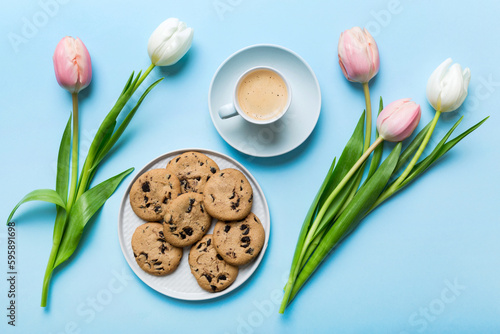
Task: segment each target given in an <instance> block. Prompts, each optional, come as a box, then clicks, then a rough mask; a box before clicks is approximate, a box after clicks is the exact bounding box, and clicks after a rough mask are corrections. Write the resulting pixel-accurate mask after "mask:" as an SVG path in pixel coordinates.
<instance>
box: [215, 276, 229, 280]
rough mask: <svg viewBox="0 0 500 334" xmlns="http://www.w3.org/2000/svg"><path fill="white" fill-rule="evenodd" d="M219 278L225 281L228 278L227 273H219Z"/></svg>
mask: <svg viewBox="0 0 500 334" xmlns="http://www.w3.org/2000/svg"><path fill="white" fill-rule="evenodd" d="M217 279H218V280H220V281H225V280H226V279H227V278H226V275H219V277H218V278H217Z"/></svg>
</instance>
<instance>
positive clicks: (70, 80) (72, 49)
mask: <svg viewBox="0 0 500 334" xmlns="http://www.w3.org/2000/svg"><path fill="white" fill-rule="evenodd" d="M52 60H53V61H54V70H55V73H56V79H57V82H58V83H59V85H60V86H61V87H63V88H65V89H66V90H68V91H69V92H70V93H78V92H79V91H81V90H82V89H84V88H85V87H87V86H88V85H89V84H90V81H91V80H92V63H91V61H90V55H89V52H88V50H87V48H86V47H85V44H83V42H82V41H81V40H80V39H79V38H77V39H74V38H73V37H70V36H66V37H64V38H63V39H61V40H60V41H59V43H58V44H57V46H56V50H55V51H54V56H53V57H52Z"/></svg>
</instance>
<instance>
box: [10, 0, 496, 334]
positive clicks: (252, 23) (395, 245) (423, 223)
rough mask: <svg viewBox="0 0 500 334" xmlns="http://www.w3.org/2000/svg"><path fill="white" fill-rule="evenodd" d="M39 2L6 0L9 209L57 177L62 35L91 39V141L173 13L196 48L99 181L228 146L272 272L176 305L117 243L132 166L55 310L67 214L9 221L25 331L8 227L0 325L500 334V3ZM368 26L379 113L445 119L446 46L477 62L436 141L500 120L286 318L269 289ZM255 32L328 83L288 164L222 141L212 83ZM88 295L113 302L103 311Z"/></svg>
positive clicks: (86, 115) (345, 117)
mask: <svg viewBox="0 0 500 334" xmlns="http://www.w3.org/2000/svg"><path fill="white" fill-rule="evenodd" d="M47 2H51V1H47ZM52 2H53V1H52ZM63 2H65V3H63ZM43 10H44V9H43V5H41V4H40V3H39V2H37V1H27V0H18V1H10V2H7V1H4V2H3V3H2V10H1V12H0V50H1V53H0V61H1V64H2V66H1V68H2V71H1V78H2V79H1V80H2V89H1V91H0V97H1V101H2V107H1V111H0V134H1V135H0V136H1V137H0V138H1V140H0V155H1V157H2V164H1V167H0V172H1V173H0V175H1V180H2V183H1V184H2V191H1V192H0V203H2V204H1V210H0V217H2V219H5V218H6V217H7V215H8V212H9V211H10V209H11V208H12V207H13V206H14V204H15V203H16V202H17V201H18V200H19V199H20V198H21V197H22V196H24V194H26V193H27V192H29V191H31V190H33V189H36V188H53V186H54V183H55V170H54V168H55V161H56V156H57V148H58V145H59V141H60V137H61V134H62V130H63V128H64V125H65V123H66V121H67V118H68V116H69V112H70V109H71V99H70V95H69V94H68V93H67V92H65V91H64V90H63V89H61V88H60V87H59V86H58V85H57V83H56V80H55V78H54V73H53V66H52V53H53V51H54V48H55V46H56V44H57V42H58V41H59V39H60V38H62V37H63V36H64V35H73V36H79V37H80V38H82V40H83V41H84V42H85V44H86V45H87V47H88V49H89V51H90V54H91V56H92V62H93V70H94V78H93V81H92V84H91V86H90V88H89V89H87V90H85V91H84V92H83V93H82V94H81V99H80V110H81V114H80V115H81V123H80V129H81V139H80V142H81V150H82V151H83V152H86V149H88V145H89V144H90V140H91V138H92V137H93V134H94V132H95V131H96V130H97V127H98V125H99V124H100V122H101V120H102V119H103V118H104V115H105V114H106V113H107V111H108V110H109V109H110V107H111V106H112V105H113V103H114V102H115V100H116V97H117V96H118V94H119V92H120V90H121V88H122V87H123V84H124V83H125V81H126V79H127V77H128V75H129V74H130V72H131V71H132V70H139V69H145V68H146V67H147V66H148V65H149V59H148V56H147V52H146V45H147V41H148V38H149V35H150V34H151V32H152V31H153V30H154V29H155V28H156V26H157V25H158V24H159V23H160V22H162V21H163V20H164V19H166V18H168V17H179V18H181V19H182V20H183V21H185V22H187V23H188V24H189V25H190V26H192V27H193V28H194V29H195V36H194V42H193V46H192V48H191V50H190V51H189V53H188V55H187V57H186V58H185V59H184V60H183V61H182V62H181V63H180V64H179V65H178V66H174V67H173V68H164V69H155V70H154V71H153V73H152V75H151V76H150V77H149V79H148V82H152V81H153V80H155V79H156V78H159V77H161V76H166V79H165V80H164V81H163V82H162V83H161V84H160V85H159V86H158V87H157V88H155V89H154V91H152V92H151V94H150V95H149V96H148V98H147V99H146V101H145V102H144V104H143V105H142V107H141V109H140V110H139V112H138V114H137V115H136V117H135V118H134V120H133V122H132V123H131V124H130V126H129V128H128V129H127V131H126V133H125V135H124V137H123V138H122V139H121V140H120V142H119V143H118V145H117V147H116V149H115V150H114V152H113V155H112V157H111V158H110V159H108V160H107V161H106V162H105V163H104V164H103V165H102V168H101V170H100V171H99V173H98V174H97V177H96V180H95V181H96V182H98V181H100V180H104V179H105V178H108V177H110V176H112V175H114V174H117V173H118V172H121V171H123V170H125V169H126V168H128V167H131V166H134V167H136V168H137V169H140V168H141V167H142V166H144V165H145V164H146V163H147V162H149V161H150V160H152V159H153V158H155V157H157V156H158V155H161V154H163V153H165V152H167V151H171V150H176V149H180V148H184V147H204V148H208V149H213V150H217V151H220V152H222V153H225V154H228V155H230V156H231V157H233V158H235V159H237V160H238V161H240V162H241V163H243V164H244V165H245V166H246V167H247V168H248V169H249V170H250V172H251V173H253V175H254V176H255V177H256V178H257V180H258V181H259V183H260V184H261V186H262V188H263V190H264V192H265V194H266V196H267V199H268V202H269V205H270V210H271V215H272V233H271V238H270V243H269V247H268V250H267V254H266V256H265V258H264V260H263V262H262V263H261V265H260V267H259V268H258V270H257V271H256V273H255V275H254V276H253V277H252V278H251V279H250V280H249V281H248V282H247V283H246V284H245V285H244V286H242V287H241V288H240V289H238V290H237V291H236V292H234V293H231V294H229V295H228V296H225V297H222V298H220V299H216V300H213V301H208V302H183V301H178V300H174V299H171V298H168V297H165V296H163V295H161V294H159V293H157V292H155V291H153V290H152V289H150V288H149V287H148V286H146V285H145V284H143V283H142V282H141V281H140V280H139V279H137V278H136V276H135V275H134V274H133V272H132V271H131V270H130V269H129V267H128V265H127V263H126V262H125V259H124V257H123V255H122V253H121V250H120V247H119V243H118V235H117V215H118V208H119V203H120V201H121V198H122V196H123V192H124V190H125V188H126V186H127V184H128V183H129V182H130V180H131V179H132V176H129V177H128V178H127V179H126V180H125V181H124V183H123V184H122V185H121V186H120V187H119V188H118V190H117V191H116V193H115V194H114V195H113V196H112V197H111V198H110V200H109V201H108V202H107V203H106V205H105V206H104V208H103V209H102V210H101V211H100V212H99V214H98V215H97V219H95V220H94V221H93V222H92V223H91V224H90V226H89V228H88V229H87V230H86V233H85V234H84V237H83V240H82V243H81V246H80V247H79V249H78V250H77V253H76V254H75V256H73V257H72V259H71V262H70V263H68V264H67V265H64V266H63V268H62V270H60V271H58V272H57V273H56V275H55V277H54V279H53V282H52V283H53V284H52V290H51V294H50V301H49V302H50V307H48V308H47V309H42V308H40V307H39V303H40V293H41V283H42V279H43V274H44V271H45V265H46V262H47V259H48V255H49V252H50V247H51V243H52V227H53V220H54V216H55V214H54V212H55V210H54V208H53V206H52V205H48V204H40V203H35V204H29V205H25V206H24V207H23V208H22V209H21V210H20V211H19V214H18V215H16V217H15V220H16V222H17V237H18V239H17V241H18V254H17V259H18V272H19V276H18V285H17V291H18V296H17V307H18V309H17V326H16V327H15V328H11V327H10V326H8V325H7V318H6V317H5V314H6V309H5V308H6V307H7V305H8V304H7V303H8V299H7V297H6V295H7V285H6V272H7V266H6V233H5V229H2V231H1V232H0V233H1V234H0V254H1V255H0V259H1V260H0V268H1V269H0V273H1V274H0V282H1V283H0V296H1V298H0V309H1V310H3V311H0V319H2V320H1V321H0V328H1V330H0V331H1V332H8V333H14V332H17V333H54V334H55V333H78V332H79V333H109V332H115V333H118V332H121V333H136V332H142V331H145V332H151V331H155V332H171V333H176V332H177V333H187V332H201V333H222V334H223V333H304V332H309V333H322V332H335V333H420V332H425V333H497V332H499V331H500V269H499V268H500V256H499V254H500V242H499V240H500V237H499V234H500V219H499V213H500V212H499V199H500V196H499V195H498V187H499V186H500V181H499V177H498V169H499V164H500V155H499V151H498V147H497V143H498V142H499V139H500V138H499V130H498V129H499V126H500V121H499V118H498V116H497V113H498V105H499V104H500V99H499V90H500V68H499V66H498V58H499V55H500V43H498V32H499V27H500V26H499V23H498V12H499V11H500V5H499V3H498V2H497V1H477V2H474V4H472V3H471V2H466V1H458V2H457V1H451V0H447V1H439V2H437V1H432V2H431V1H426V2H423V1H410V0H400V1H387V0H377V1H343V2H337V1H335V2H334V1H316V2H308V3H306V2H305V1H284V0H283V1H272V2H271V1H264V0H258V1H250V0H209V1H197V2H195V1H95V0H88V1H69V0H65V1H62V0H61V1H60V4H59V5H58V7H57V8H56V7H51V8H49V10H48V11H49V13H50V14H51V15H50V16H48V15H45V16H44V14H40V13H43ZM26 20H27V21H29V22H33V21H34V20H35V21H36V22H37V23H38V25H39V27H38V28H37V31H31V35H30V36H28V38H26V40H25V41H24V43H22V44H20V45H18V46H17V52H16V48H14V47H13V45H12V43H10V42H9V36H12V34H18V35H22V29H23V26H24V25H25V24H26V23H25V22H26ZM355 25H358V26H367V27H369V28H370V30H371V31H372V32H373V34H374V36H375V39H376V41H377V43H378V46H379V49H380V54H381V70H380V73H379V75H378V76H377V77H376V79H375V80H374V81H373V82H372V84H371V92H372V98H373V100H374V105H375V103H376V101H377V100H378V96H380V95H383V97H384V99H385V101H387V102H390V101H393V100H395V99H399V98H403V97H411V98H413V99H414V100H415V101H417V102H418V103H420V104H421V105H422V124H426V123H427V122H428V121H430V119H431V118H432V117H433V114H434V112H433V110H432V108H431V107H430V105H428V103H427V102H426V99H425V86H426V82H427V79H428V77H429V75H430V74H431V72H432V71H433V70H434V68H435V67H437V66H438V65H439V64H440V63H441V62H442V61H443V60H444V59H446V58H447V57H453V59H454V60H455V61H457V62H459V63H461V64H462V65H464V66H468V67H470V68H471V71H472V80H471V83H470V87H469V89H470V90H469V97H468V99H467V100H466V103H465V105H464V106H463V107H462V108H461V109H460V110H458V112H456V113H453V114H449V115H445V116H444V117H443V118H442V119H441V121H440V123H439V124H438V130H437V133H436V135H435V136H434V138H438V137H439V136H441V135H442V134H443V132H444V131H445V129H447V128H449V127H450V126H451V125H452V124H453V123H454V122H455V121H456V120H457V119H458V117H459V116H460V115H464V116H465V118H464V121H463V122H462V125H461V126H460V127H459V128H458V129H457V133H459V132H458V131H463V130H465V129H466V128H467V127H468V126H471V125H472V124H474V123H476V122H477V121H479V120H480V119H482V118H483V117H485V116H487V115H491V116H492V117H491V118H490V120H488V121H487V122H486V123H485V124H484V125H483V126H482V127H481V128H480V129H479V130H478V131H477V132H474V133H473V134H472V135H470V136H469V137H467V138H466V139H465V140H464V141H463V142H461V143H460V144H459V145H458V146H457V147H455V148H454V149H453V150H452V151H451V152H450V153H449V154H447V155H446V157H445V158H444V159H442V160H440V162H439V163H438V164H436V165H435V166H434V167H433V168H432V169H431V170H430V171H429V172H427V173H426V174H424V175H423V176H422V177H421V178H420V179H418V181H417V182H415V183H413V184H412V185H411V186H410V187H408V188H407V189H406V190H405V191H403V192H402V193H400V194H398V195H397V197H395V198H393V199H392V200H390V201H389V202H387V203H386V204H384V205H383V206H382V207H380V208H378V209H377V210H376V211H375V212H373V213H372V214H371V215H370V216H369V217H368V218H367V219H365V220H364V222H363V223H362V224H361V225H360V227H359V228H358V229H357V230H356V231H355V232H354V233H353V234H352V236H351V237H350V238H348V240H347V241H346V242H344V243H343V244H342V245H341V246H340V247H339V248H338V249H337V250H336V252H335V253H334V254H333V255H331V256H329V257H328V259H327V260H326V261H325V263H324V264H323V265H322V266H321V268H320V269H319V270H318V271H317V273H316V275H315V276H314V277H313V278H312V279H311V280H310V282H309V283H308V284H307V286H306V287H305V288H304V289H303V290H302V291H301V293H300V294H299V296H298V298H297V299H296V300H295V301H294V303H293V304H292V305H291V307H290V308H289V309H288V310H287V313H286V314H285V315H284V316H280V315H278V305H277V304H276V302H277V301H278V300H276V298H277V299H280V297H281V289H282V287H283V285H284V278H285V276H286V275H287V273H288V269H289V265H290V262H291V257H292V255H293V250H294V247H295V241H296V238H297V236H298V233H299V229H300V226H301V224H302V219H303V217H304V215H305V213H306V211H307V208H308V207H309V204H310V201H311V200H312V198H313V196H314V194H315V192H316V190H317V188H318V187H319V185H320V183H321V181H322V179H323V177H324V173H325V172H326V170H327V169H328V166H329V164H330V162H331V160H332V159H333V157H334V156H335V155H337V156H338V155H339V154H340V152H341V150H342V148H343V147H344V145H345V143H346V141H347V139H348V138H349V136H350V134H351V132H352V130H353V128H354V125H355V123H356V121H357V119H358V117H359V114H360V112H361V111H362V109H363V107H364V102H363V97H362V91H361V89H360V86H359V85H355V84H351V83H349V82H347V81H346V80H345V79H344V77H343V76H342V73H341V71H340V68H339V66H338V63H337V41H338V37H339V35H340V32H341V31H343V30H344V29H347V28H350V27H352V26H355ZM25 33H26V31H25ZM257 43H275V44H279V45H282V46H284V47H287V48H290V49H292V50H294V51H295V52H297V53H298V54H300V55H301V56H302V57H303V58H304V59H305V60H306V61H307V62H308V63H309V64H310V66H311V67H312V69H313V70H314V71H315V73H316V75H317V77H318V80H319V83H320V86H321V89H322V98H323V106H322V113H321V117H320V119H319V123H318V125H317V127H316V129H315V131H314V132H313V134H312V135H311V137H310V138H309V140H307V141H306V142H305V143H304V144H303V145H302V146H300V147H299V148H298V149H296V150H295V151H293V152H291V153H289V154H287V155H284V156H281V157H277V158H266V159H254V158H251V157H248V156H245V155H242V154H240V153H239V152H237V151H235V150H234V149H232V148H231V147H230V146H229V145H227V144H226V143H225V142H224V141H223V140H222V139H221V137H220V136H219V135H218V133H217V132H216V130H215V128H214V127H213V126H212V123H211V120H210V117H209V113H208V107H207V94H208V88H209V84H210V81H211V78H212V76H213V74H214V73H215V70H216V69H217V67H218V66H219V64H220V63H221V62H222V61H223V60H224V59H226V57H228V56H229V55H230V54H232V53H233V52H235V51H237V50H239V49H240V48H242V47H245V46H248V45H252V44H257ZM421 127H422V125H421V126H420V128H421ZM435 143H436V140H434V141H433V143H432V144H433V145H434V144H435ZM134 175H135V174H134ZM117 276H120V277H121V281H120V280H118V279H117V278H116V277H117ZM449 285H455V290H450V289H449V287H448V286H449ZM276 296H277V297H276ZM103 298H104V299H103ZM92 300H100V301H101V302H97V303H98V305H97V306H96V309H95V310H94V311H91V310H92V306H91V303H92ZM103 302H104V305H103ZM426 312H427V313H426Z"/></svg>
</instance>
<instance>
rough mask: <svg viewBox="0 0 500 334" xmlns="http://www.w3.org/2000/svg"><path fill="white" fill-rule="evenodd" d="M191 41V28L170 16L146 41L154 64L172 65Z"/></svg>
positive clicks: (189, 45)
mask: <svg viewBox="0 0 500 334" xmlns="http://www.w3.org/2000/svg"><path fill="white" fill-rule="evenodd" d="M192 41H193V29H192V28H188V27H187V26H186V23H184V22H181V21H179V19H177V18H173V17H171V18H169V19H167V20H165V21H163V22H162V23H161V24H160V25H159V26H158V28H156V30H155V31H153V33H152V34H151V37H150V38H149V42H148V53H149V58H151V62H152V63H153V65H156V66H169V65H173V64H175V63H177V62H178V61H179V59H181V58H182V56H184V55H185V54H186V52H187V51H188V50H189V48H190V47H191V42H192Z"/></svg>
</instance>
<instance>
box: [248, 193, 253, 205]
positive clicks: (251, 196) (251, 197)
mask: <svg viewBox="0 0 500 334" xmlns="http://www.w3.org/2000/svg"><path fill="white" fill-rule="evenodd" d="M252 201H253V194H252V195H250V199H249V200H248V203H252Z"/></svg>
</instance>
